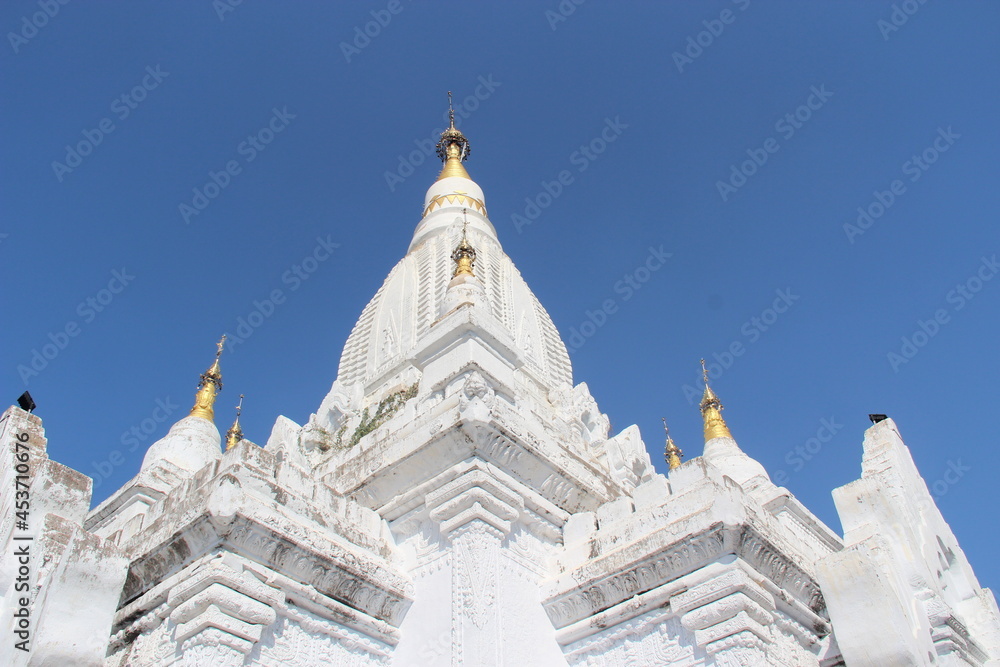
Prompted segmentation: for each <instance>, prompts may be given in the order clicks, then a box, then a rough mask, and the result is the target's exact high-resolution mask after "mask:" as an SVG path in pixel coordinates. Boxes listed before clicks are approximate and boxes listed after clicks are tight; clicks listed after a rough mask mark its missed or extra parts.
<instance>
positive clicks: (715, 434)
mask: <svg viewBox="0 0 1000 667" xmlns="http://www.w3.org/2000/svg"><path fill="white" fill-rule="evenodd" d="M701 374H702V377H703V378H704V380H705V393H704V395H702V397H701V416H702V419H703V420H704V422H705V442H708V441H709V440H711V439H712V438H732V437H733V435H732V434H731V433H730V432H729V427H728V426H727V425H726V420H725V419H723V418H722V402H721V401H720V400H719V397H718V396H716V395H715V392H714V391H712V388H711V387H710V386H709V384H708V370H707V369H706V368H705V360H704V359H702V360H701Z"/></svg>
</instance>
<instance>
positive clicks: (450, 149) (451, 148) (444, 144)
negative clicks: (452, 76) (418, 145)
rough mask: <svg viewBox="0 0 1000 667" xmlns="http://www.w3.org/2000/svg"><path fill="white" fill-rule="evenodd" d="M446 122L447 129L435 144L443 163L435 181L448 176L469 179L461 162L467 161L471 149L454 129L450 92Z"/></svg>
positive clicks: (466, 140) (453, 113)
mask: <svg viewBox="0 0 1000 667" xmlns="http://www.w3.org/2000/svg"><path fill="white" fill-rule="evenodd" d="M448 121H449V125H448V129H447V130H445V131H444V132H442V133H441V140H440V141H438V143H437V156H438V157H439V158H441V161H442V162H444V167H443V168H442V169H441V174H440V175H439V176H438V178H437V179H438V180H439V181H440V180H441V179H442V178H448V177H450V176H458V177H460V178H469V172H467V171H466V170H465V167H463V166H462V162H464V161H465V160H467V159H469V153H470V152H471V149H470V147H469V140H468V139H466V138H465V135H464V134H462V133H461V132H459V131H458V129H457V128H456V127H455V109H454V107H452V104H451V91H450V90H449V91H448ZM469 180H472V179H469Z"/></svg>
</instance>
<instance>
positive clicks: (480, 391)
mask: <svg viewBox="0 0 1000 667" xmlns="http://www.w3.org/2000/svg"><path fill="white" fill-rule="evenodd" d="M495 398H496V393H495V392H494V391H493V387H491V386H490V384H489V383H488V382H487V381H486V378H484V377H483V374H482V373H480V372H479V371H472V372H471V373H469V374H468V375H467V376H465V383H464V384H463V385H462V393H461V394H460V395H459V399H458V409H459V410H460V411H462V412H465V411H466V410H467V409H468V408H469V405H470V404H472V403H473V402H474V401H476V400H477V399H478V400H479V401H481V402H482V404H483V405H485V406H486V407H487V408H491V407H493V401H494V400H495Z"/></svg>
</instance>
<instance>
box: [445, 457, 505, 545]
mask: <svg viewBox="0 0 1000 667" xmlns="http://www.w3.org/2000/svg"><path fill="white" fill-rule="evenodd" d="M425 502H426V505H427V508H428V510H429V512H430V517H431V518H432V519H434V520H435V521H438V522H439V523H440V524H441V533H442V534H443V535H445V536H449V537H450V535H451V533H452V532H453V531H455V530H457V529H458V528H461V527H462V526H464V525H466V524H467V523H469V522H471V521H474V520H477V519H478V520H479V521H482V522H483V523H485V524H487V525H489V526H492V527H493V528H494V529H495V530H496V531H498V532H499V533H500V535H501V536H503V535H506V534H507V533H509V532H510V522H511V521H513V520H514V519H516V518H517V517H518V515H519V513H520V510H521V508H522V507H523V506H524V500H523V499H522V498H521V496H519V495H517V494H516V493H514V492H513V491H511V490H510V489H509V488H507V487H506V486H505V485H503V484H502V483H500V482H499V481H498V480H497V479H496V478H494V477H493V476H492V475H489V474H488V473H487V472H485V471H484V470H481V469H473V470H470V471H469V472H467V473H465V474H464V475H462V476H461V477H459V478H458V479H455V480H453V481H451V482H449V483H448V484H445V485H444V486H443V487H441V488H440V489H437V490H435V491H432V492H431V493H429V494H427V498H426V500H425Z"/></svg>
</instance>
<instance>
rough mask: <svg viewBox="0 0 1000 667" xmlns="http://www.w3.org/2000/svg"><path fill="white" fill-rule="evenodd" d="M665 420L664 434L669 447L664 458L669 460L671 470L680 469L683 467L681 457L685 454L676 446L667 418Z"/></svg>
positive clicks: (664, 453) (664, 451)
mask: <svg viewBox="0 0 1000 667" xmlns="http://www.w3.org/2000/svg"><path fill="white" fill-rule="evenodd" d="M661 419H663V433H664V434H665V435H666V436H667V446H666V449H664V450H663V457H664V458H665V459H666V460H667V465H668V466H670V469H671V470H673V469H674V468H679V467H680V466H681V457H682V456H684V452H682V451H681V448H680V447H678V446H677V445H675V444H674V439H673V438H671V437H670V429H669V428H667V420H666V418H665V417H661Z"/></svg>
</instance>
